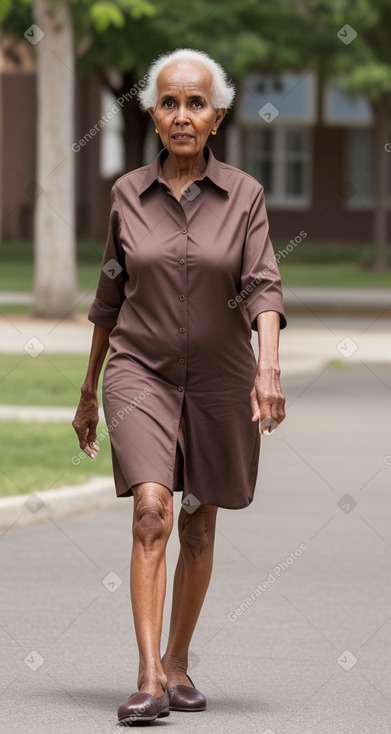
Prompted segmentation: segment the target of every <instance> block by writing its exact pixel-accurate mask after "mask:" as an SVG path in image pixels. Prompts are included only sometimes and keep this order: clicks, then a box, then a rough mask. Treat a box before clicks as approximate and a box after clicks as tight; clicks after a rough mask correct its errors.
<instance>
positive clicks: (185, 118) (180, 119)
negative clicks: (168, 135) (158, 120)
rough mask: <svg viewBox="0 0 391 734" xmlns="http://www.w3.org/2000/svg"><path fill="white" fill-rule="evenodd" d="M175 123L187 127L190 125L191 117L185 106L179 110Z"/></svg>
mask: <svg viewBox="0 0 391 734" xmlns="http://www.w3.org/2000/svg"><path fill="white" fill-rule="evenodd" d="M175 122H177V123H178V125H185V124H188V123H189V115H188V112H187V109H186V107H185V105H181V106H180V107H179V108H178V112H177V114H176V118H175Z"/></svg>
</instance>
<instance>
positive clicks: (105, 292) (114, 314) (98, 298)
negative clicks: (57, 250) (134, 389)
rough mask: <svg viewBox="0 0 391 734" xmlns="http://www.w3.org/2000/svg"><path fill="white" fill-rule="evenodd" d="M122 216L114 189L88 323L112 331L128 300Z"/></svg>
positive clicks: (113, 188)
mask: <svg viewBox="0 0 391 734" xmlns="http://www.w3.org/2000/svg"><path fill="white" fill-rule="evenodd" d="M120 226H121V220H120V213H119V209H118V201H117V197H116V193H115V187H114V186H113V187H112V189H111V210H110V217H109V228H108V233H107V240H106V246H105V250H104V253H103V259H102V265H101V271H100V276H99V280H98V285H97V289H96V294H95V298H94V300H93V302H92V304H91V307H90V309H89V311H88V319H89V320H90V321H92V322H93V323H94V324H97V325H98V326H104V327H105V328H107V329H112V328H113V327H114V326H115V325H116V323H117V318H118V314H119V311H120V308H121V306H122V303H123V301H124V299H125V293H124V285H125V280H126V279H127V273H126V268H125V255H124V251H123V249H122V247H121V243H120Z"/></svg>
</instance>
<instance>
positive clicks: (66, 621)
mask: <svg viewBox="0 0 391 734" xmlns="http://www.w3.org/2000/svg"><path fill="white" fill-rule="evenodd" d="M390 29H391V0H376V2H370V0H356V2H354V3H351V2H350V0H262V1H260V0H224V1H222V0H218V1H216V0H192V1H191V3H189V2H187V3H186V2H183V0H0V527H1V551H2V571H3V576H4V578H3V580H2V589H3V592H4V593H3V594H2V601H1V608H0V628H1V630H0V633H1V634H0V637H1V640H2V642H3V643H4V649H5V646H6V647H7V653H6V654H4V655H3V656H2V660H1V661H0V677H1V679H2V687H1V691H0V711H2V713H1V720H2V721H3V720H4V721H6V722H7V723H6V726H7V732H20V727H21V724H22V725H23V723H24V722H26V724H27V722H28V730H29V732H31V734H46V732H48V733H49V732H51V731H52V729H53V723H54V722H55V723H56V724H60V722H61V726H62V730H63V731H69V732H72V733H73V734H77V733H78V732H80V733H81V732H83V734H86V732H91V734H92V732H96V731H100V732H103V731H104V732H107V734H109V732H110V734H113V731H115V729H114V728H113V722H114V715H115V710H116V707H117V706H118V704H119V703H120V702H121V700H123V699H124V698H125V697H126V695H129V690H130V689H132V690H134V687H133V684H134V683H135V681H136V662H135V661H137V650H136V645H135V640H134V639H133V638H132V635H131V630H130V629H129V626H130V616H129V615H130V608H129V592H128V581H127V577H128V571H129V567H128V557H129V550H130V545H131V530H130V522H131V507H132V501H131V499H127V500H126V499H121V500H117V499H116V498H115V491H114V486H113V480H112V467H111V455H110V442H109V440H108V437H107V431H106V434H105V433H104V432H103V429H104V427H105V423H104V417H103V414H102V413H101V419H102V420H101V423H100V424H99V428H98V431H99V432H101V431H102V433H101V434H100V436H101V437H100V438H99V441H98V442H99V444H100V452H99V456H98V458H97V459H96V460H95V461H91V460H90V459H88V458H87V457H86V455H85V454H84V453H83V452H81V451H80V449H79V446H78V442H77V440H76V435H75V434H74V432H73V429H72V427H71V421H72V418H73V415H74V412H75V409H76V406H77V404H78V401H79V395H80V385H81V383H82V381H83V379H84V375H85V371H86V367H87V359H88V353H89V350H90V343H91V335H92V324H91V323H90V322H88V320H87V311H88V308H89V305H90V303H91V301H92V299H93V297H94V293H95V288H96V284H97V281H98V277H99V272H100V263H101V258H102V254H103V248H104V245H105V240H106V235H107V228H108V216H109V210H110V189H111V186H112V185H113V183H114V181H115V180H116V179H117V178H118V177H119V176H121V175H122V174H123V173H125V172H126V171H129V170H132V169H134V168H137V167H139V166H142V165H144V164H147V163H149V162H151V161H152V160H153V159H154V157H155V156H156V154H157V153H158V151H159V150H160V149H161V143H160V140H159V138H158V136H157V135H156V134H155V133H154V128H153V124H152V121H151V119H150V117H149V115H148V114H146V113H145V114H144V113H142V112H141V111H140V109H139V106H138V101H137V92H138V91H139V90H140V89H141V88H142V87H143V84H144V83H145V75H146V72H147V69H148V66H149V64H150V63H151V61H152V60H153V59H155V58H156V57H157V56H158V55H159V54H160V53H163V52H166V51H170V50H173V49H175V48H178V47H182V48H187V47H188V48H193V49H199V50H202V51H206V52H207V53H209V54H210V55H211V56H212V57H213V58H214V59H215V60H217V61H218V62H220V63H221V64H222V65H223V67H224V68H225V69H226V71H227V74H228V76H229V77H230V78H231V79H232V80H233V81H234V82H235V85H236V97H235V104H234V106H233V108H232V109H230V110H229V111H228V114H227V115H226V117H225V119H224V121H223V124H222V125H221V126H220V127H219V130H218V134H217V136H216V137H211V138H210V140H209V145H210V146H211V148H212V150H213V152H214V153H215V155H216V157H217V158H218V159H220V160H222V161H225V162H227V163H229V164H231V165H234V166H237V167H239V168H241V169H243V170H245V171H247V172H248V173H250V174H251V175H253V176H255V178H257V179H258V181H259V182H260V183H261V184H262V185H263V186H264V188H265V194H266V206H267V211H268V216H269V224H270V235H271V239H272V242H273V245H274V249H275V252H276V257H277V259H278V261H279V265H280V269H281V274H282V280H283V288H284V299H285V305H286V314H287V318H288V328H287V329H284V330H283V332H281V340H280V353H281V367H282V386H283V389H284V393H285V394H286V398H287V405H286V409H287V418H286V420H285V421H284V422H283V424H282V425H281V426H280V427H279V429H278V431H276V432H275V434H273V437H271V438H270V439H265V440H263V441H262V458H261V462H260V470H259V477H258V486H257V490H256V492H255V499H254V502H253V504H252V506H251V507H250V509H249V510H248V511H246V512H245V511H243V513H239V514H237V513H232V512H229V511H227V510H223V509H222V510H220V511H219V520H218V529H217V536H216V546H217V547H216V561H215V571H214V579H213V583H212V585H211V589H210V591H209V592H208V597H207V600H206V602H205V609H204V610H203V612H202V614H201V618H200V623H199V626H198V627H197V631H196V635H195V638H194V640H193V642H192V650H191V659H190V667H189V670H191V671H192V672H191V675H192V677H193V676H194V675H196V681H195V682H196V683H197V687H199V688H200V689H201V690H204V691H205V692H206V693H207V695H208V702H209V701H210V710H209V713H208V716H207V717H206V718H203V719H202V720H200V719H199V717H197V716H196V717H195V718H196V719H197V721H196V722H193V721H191V722H190V721H186V722H185V723H184V724H183V729H180V728H177V730H178V731H182V730H186V732H187V733H188V732H190V731H193V730H194V731H195V730H196V729H197V732H203V731H205V733H206V732H210V731H211V730H215V731H221V730H222V728H224V731H225V732H227V733H228V732H232V733H235V734H238V733H239V734H240V733H241V732H243V734H245V733H246V734H247V733H248V731H257V732H258V731H259V732H264V734H266V732H267V733H268V734H278V732H284V734H314V732H316V734H331V732H333V734H336V732H341V734H346V731H349V732H352V734H355V733H356V732H357V734H362V732H364V731H376V732H378V733H379V734H380V733H383V732H384V734H388V733H389V731H390V725H389V722H390V706H391V669H390V656H389V654H388V650H389V646H390V644H391V640H390V625H389V624H388V623H389V620H390V617H389V609H390V604H391V597H390V586H389V584H388V583H387V581H386V579H388V578H389V553H390V547H391V536H390V521H389V487H390V471H391V469H390V467H391V445H390V438H389V437H390V426H389V415H390V409H389V398H390V390H391V371H390V364H391V344H390V338H389V333H390V322H389V317H390V308H391V290H390V286H391V273H390V262H391V251H390V241H391V228H390V224H391V220H390V204H391V174H390V160H391V130H390V120H391V101H390V100H391V39H390ZM256 337H257V335H256V334H255V333H254V334H253V346H254V351H255V353H256V354H257V339H256ZM100 404H101V396H100ZM177 494H178V493H177ZM179 494H180V493H179ZM174 507H175V515H177V513H178V512H179V509H180V497H179V496H176V497H175V498H174ZM26 526H31V527H26ZM97 539H98V542H97ZM303 545H304V546H305V548H306V552H305V553H304V554H303V555H302V557H300V559H299V560H295V562H294V564H293V565H288V563H285V559H288V561H290V562H292V551H295V549H297V548H301V547H302V546H303ZM177 553H178V547H177V538H176V536H175V534H173V535H172V536H171V538H170V541H169V546H168V566H169V576H168V595H167V599H168V601H169V600H170V592H171V583H172V570H173V567H174V563H175V561H176V556H177ZM297 557H298V556H297V555H294V558H295V559H296V558H297ZM281 562H284V565H283V566H281ZM285 567H286V569H289V570H287V572H286V573H285V570H284V573H282V572H281V568H284V569H285ZM276 568H277V571H278V569H280V571H278V573H279V577H278V581H277V583H275V584H273V588H271V589H270V590H268V591H267V592H266V593H265V594H263V595H262V598H261V599H260V600H259V601H257V603H256V604H254V605H252V606H251V608H249V609H248V610H247V608H246V603H245V604H244V607H245V608H246V614H245V617H243V616H240V615H239V617H240V618H239V617H238V619H237V620H236V621H235V623H234V627H233V626H232V624H233V622H232V621H230V619H232V614H231V617H227V615H228V613H230V612H231V613H232V610H235V609H238V608H239V611H240V605H241V604H242V602H243V600H245V599H246V598H247V597H248V596H249V594H250V593H251V592H252V591H253V589H254V588H256V587H257V585H258V584H259V583H260V582H261V581H263V580H264V579H267V578H269V577H270V573H271V570H272V569H273V571H274V570H275V569H276ZM280 576H281V578H280ZM114 592H115V593H114ZM247 606H248V604H247ZM167 611H168V610H167V606H166V609H165V621H164V631H163V637H164V638H165V637H166V635H167V631H168V617H167ZM238 614H239V613H238ZM114 619H115V634H112V632H113V630H112V628H111V627H110V626H109V622H110V623H112V621H113V620H114ZM387 640H388V642H387ZM124 651H126V652H125V654H124ZM86 653H88V654H86ZM196 666H197V667H196ZM193 668H196V671H195V673H194V672H193ZM387 670H388V673H387ZM76 673H77V674H76ZM130 681H133V683H132V684H131V683H130ZM125 694H126V695H125ZM37 703H38V705H37ZM208 706H209V703H208ZM222 715H223V717H224V718H223V719H222ZM180 716H181V714H179V715H178V717H175V715H173V716H170V719H169V723H168V725H170V723H171V720H172V721H173V723H174V724H175V725H176V726H177V727H178V726H180ZM185 718H186V716H185Z"/></svg>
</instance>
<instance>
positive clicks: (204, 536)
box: [179, 505, 217, 558]
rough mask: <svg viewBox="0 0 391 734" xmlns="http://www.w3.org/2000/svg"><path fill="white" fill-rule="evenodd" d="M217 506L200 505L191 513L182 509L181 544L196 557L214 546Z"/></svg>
mask: <svg viewBox="0 0 391 734" xmlns="http://www.w3.org/2000/svg"><path fill="white" fill-rule="evenodd" d="M216 513H217V507H215V506H214V505H200V506H199V507H198V508H197V510H196V511H195V512H193V513H191V514H189V513H188V512H186V511H185V510H183V509H182V512H181V515H180V524H179V539H180V542H181V546H182V548H184V549H188V550H189V551H190V552H191V554H192V556H193V557H194V558H195V557H197V556H201V555H202V554H203V553H204V552H205V551H206V550H207V548H210V547H211V546H213V543H214V536H215V527H216Z"/></svg>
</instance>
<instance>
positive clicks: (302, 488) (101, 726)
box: [0, 325, 391, 734]
mask: <svg viewBox="0 0 391 734" xmlns="http://www.w3.org/2000/svg"><path fill="white" fill-rule="evenodd" d="M308 328H310V325H309V327H308ZM284 388H285V392H286V394H287V403H288V406H287V414H288V417H287V419H286V421H285V422H284V424H283V425H282V426H281V427H280V429H279V430H278V431H277V432H276V433H275V434H274V435H273V436H272V437H270V438H265V439H264V442H263V450H262V457H261V465H260V472H259V481H258V486H257V490H256V495H255V499H254V502H253V504H252V505H251V506H250V507H248V508H246V509H244V510H240V511H237V512H234V511H232V510H231V511H230V510H219V515H218V532H217V539H216V560H215V566H214V572H213V576H212V581H211V585H210V589H209V592H208V596H207V600H206V602H205V605H204V608H203V611H202V615H201V618H200V622H199V625H198V628H197V631H196V634H195V636H194V640H193V644H192V652H191V671H190V675H191V676H192V678H193V679H194V681H195V683H196V684H197V685H198V686H199V688H200V689H201V690H203V691H204V692H205V694H206V695H207V697H208V710H207V711H206V712H204V713H199V714H185V713H178V712H173V713H171V715H170V716H169V717H168V718H166V719H161V720H159V722H157V723H156V724H154V726H155V729H156V731H157V730H158V728H160V730H161V731H163V730H164V731H165V732H170V731H172V732H177V733H178V734H182V732H186V734H189V733H190V732H197V733H198V734H199V733H201V734H202V733H205V734H206V733H207V734H209V733H210V732H211V731H216V732H224V733H225V734H249V733H250V734H253V733H256V734H258V733H259V734H262V733H265V732H267V734H272V732H274V734H346V732H349V734H365V733H366V732H368V734H369V732H371V734H372V733H373V732H376V734H383V733H384V734H389V732H390V721H391V658H390V654H389V650H390V642H391V639H390V637H391V618H390V606H391V586H390V583H389V569H390V561H391V530H390V517H389V516H390V510H389V488H390V478H391V466H390V463H391V458H390V456H391V437H390V430H389V415H390V407H389V400H390V389H391V374H390V369H389V366H387V365H384V364H383V365H381V364H377V363H376V362H374V361H373V362H371V363H370V364H369V363H368V364H365V363H364V362H361V364H360V363H358V364H357V363H356V364H353V363H352V362H351V361H349V360H345V363H343V365H342V366H340V367H339V368H336V367H332V366H329V367H324V368H323V371H322V370H318V371H316V372H311V371H307V372H305V373H303V374H301V375H293V374H291V375H287V376H286V378H285V380H284ZM175 501H176V502H175V505H176V511H178V509H179V497H178V496H177V497H175ZM356 503H357V504H356ZM131 507H132V500H131V499H123V500H115V499H113V504H112V507H109V508H108V509H105V510H104V511H95V512H91V513H88V512H87V513H83V514H80V515H77V516H74V517H72V518H68V519H66V520H62V521H60V522H57V523H55V522H53V521H51V520H49V521H47V522H45V523H42V524H38V525H35V526H31V527H28V528H24V529H22V528H20V529H17V528H16V529H15V528H13V529H10V530H8V531H6V532H4V533H3V535H2V536H1V539H0V551H1V559H2V560H1V576H2V587H1V591H2V593H1V602H0V625H1V627H0V639H1V645H2V651H3V652H2V655H1V659H0V670H1V675H0V680H1V689H0V691H1V695H0V722H1V723H0V730H1V731H2V732H3V731H4V732H7V734H11V733H13V732H15V734H16V733H17V734H19V732H22V731H23V732H29V734H49V732H50V734H52V732H53V731H55V732H56V733H57V734H93V733H94V734H95V733H97V734H113V733H114V732H116V731H117V732H118V731H119V729H118V728H116V724H115V722H116V709H117V706H118V704H119V703H121V702H122V700H124V699H125V698H126V697H127V696H128V695H129V694H130V693H131V692H132V691H134V690H135V682H136V673H137V656H136V646H135V640H134V632H133V627H132V622H131V616H130V611H129V592H128V581H127V577H128V559H129V552H130V545H131V538H130V522H131ZM176 554H177V539H176V534H173V536H172V538H171V539H170V543H169V549H168V569H169V586H168V599H169V597H170V593H171V580H172V574H173V570H174V563H175V558H176ZM121 582H122V583H121ZM268 584H269V586H268ZM117 586H118V588H117ZM107 587H108V588H107ZM260 592H261V593H260ZM251 594H252V597H251V596H250V595H251ZM246 600H247V601H246ZM167 613H168V607H167V608H166V610H165V623H164V635H163V639H165V638H166V634H167V629H168V616H167Z"/></svg>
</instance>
